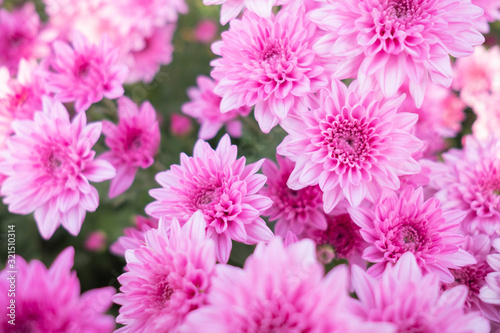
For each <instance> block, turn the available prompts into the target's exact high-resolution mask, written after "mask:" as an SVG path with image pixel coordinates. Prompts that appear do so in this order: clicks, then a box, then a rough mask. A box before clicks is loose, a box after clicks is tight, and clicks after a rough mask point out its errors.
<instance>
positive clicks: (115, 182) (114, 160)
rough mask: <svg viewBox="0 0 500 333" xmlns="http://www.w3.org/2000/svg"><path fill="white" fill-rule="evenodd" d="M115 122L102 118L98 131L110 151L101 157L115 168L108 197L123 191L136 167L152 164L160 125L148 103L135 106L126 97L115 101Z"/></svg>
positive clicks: (147, 166) (156, 148)
mask: <svg viewBox="0 0 500 333" xmlns="http://www.w3.org/2000/svg"><path fill="white" fill-rule="evenodd" d="M118 117H119V123H118V125H115V124H113V123H112V122H110V121H103V123H102V126H103V128H102V131H103V133H104V135H105V136H106V145H107V146H108V147H109V148H110V149H111V151H109V152H106V153H104V154H102V156H101V158H102V159H104V160H107V161H109V162H110V163H111V164H112V165H113V166H114V167H115V168H116V177H115V178H113V179H112V180H111V186H110V188H109V197H110V198H114V197H117V196H119V195H120V194H122V193H123V192H125V191H126V190H127V189H128V188H129V187H130V186H131V185H132V183H133V181H134V178H135V175H136V173H137V170H138V169H139V168H142V169H147V168H149V167H150V166H151V165H152V164H153V163H154V156H155V155H156V153H157V152H158V147H159V145H160V128H159V127H158V122H157V121H156V112H155V110H154V109H153V106H151V104H150V103H149V102H147V101H146V102H144V103H142V105H141V108H140V109H139V108H138V107H137V105H136V104H135V103H134V102H133V101H132V100H131V99H129V98H127V97H121V98H120V99H119V100H118Z"/></svg>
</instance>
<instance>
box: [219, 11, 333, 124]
mask: <svg viewBox="0 0 500 333" xmlns="http://www.w3.org/2000/svg"><path fill="white" fill-rule="evenodd" d="M315 31H316V28H315V26H314V25H313V24H312V23H311V22H309V21H308V20H307V19H306V17H305V14H304V11H303V10H300V11H298V12H289V11H283V10H282V11H280V12H279V13H278V15H277V16H272V17H271V18H269V19H264V18H261V17H258V16H257V15H255V14H253V13H251V12H246V13H245V15H243V18H242V19H241V20H233V21H232V23H231V25H230V28H229V31H226V32H223V33H222V41H219V42H216V43H214V44H212V51H213V52H214V53H215V54H217V55H220V56H221V57H222V58H218V59H215V60H214V61H212V63H211V64H212V66H214V69H213V70H212V73H211V75H212V77H213V78H214V79H215V80H217V81H218V84H217V87H216V88H215V89H214V92H215V93H216V94H217V95H220V96H222V102H221V106H220V108H221V112H228V111H230V110H234V109H237V108H239V107H241V106H243V105H247V106H254V105H255V119H257V122H258V123H259V126H260V128H261V130H262V131H263V132H264V133H268V132H269V131H270V130H271V129H272V128H273V127H275V126H276V125H277V124H278V122H280V121H282V120H283V119H285V117H286V116H287V115H288V114H289V113H290V111H291V110H292V109H296V108H297V107H298V106H299V105H301V104H304V103H305V102H307V101H308V98H309V97H308V95H309V94H311V93H315V92H316V91H318V90H319V89H320V88H321V87H323V86H325V85H326V84H327V76H326V74H325V73H324V68H323V66H321V65H320V64H319V62H318V60H317V57H316V54H315V53H314V52H313V51H312V49H311V39H312V38H313V37H314V35H315Z"/></svg>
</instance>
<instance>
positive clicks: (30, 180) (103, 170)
mask: <svg viewBox="0 0 500 333" xmlns="http://www.w3.org/2000/svg"><path fill="white" fill-rule="evenodd" d="M12 128H13V129H14V132H15V135H13V136H12V137H10V138H9V140H8V141H7V146H8V150H7V151H4V152H2V155H1V162H0V173H2V174H4V175H5V176H6V177H7V179H6V180H5V182H4V183H3V185H2V188H1V193H2V196H4V197H5V198H4V203H5V204H6V205H8V206H9V211H10V212H11V213H15V214H30V213H32V212H34V213H35V220H36V222H37V224H38V229H39V231H40V234H41V235H42V237H43V238H45V239H48V238H50V237H51V236H52V234H53V233H54V231H55V230H56V229H57V227H58V226H59V225H60V224H62V225H63V226H64V228H66V229H67V230H68V231H69V232H70V233H71V234H73V235H77V234H78V233H79V232H80V228H81V226H82V223H83V220H84V219H85V214H86V212H87V211H90V212H93V211H95V210H96V208H97V206H98V205H99V195H98V193H97V190H96V189H95V188H94V187H93V186H91V185H90V184H89V181H93V182H101V181H104V180H107V179H111V178H113V177H114V176H115V169H114V168H113V166H112V165H111V164H109V163H108V162H107V161H104V160H101V159H96V160H95V159H94V156H95V152H94V151H93V150H91V149H92V147H93V146H94V144H95V143H96V141H97V140H98V139H99V137H100V135H101V123H91V124H88V125H87V119H86V117H85V113H83V112H82V113H80V114H78V115H77V116H76V117H75V118H74V119H73V121H72V122H70V120H69V114H68V111H66V109H65V108H64V106H63V105H62V104H61V103H59V102H52V101H50V100H49V99H48V98H44V100H43V111H39V112H36V113H35V117H34V120H16V121H14V122H13V123H12Z"/></svg>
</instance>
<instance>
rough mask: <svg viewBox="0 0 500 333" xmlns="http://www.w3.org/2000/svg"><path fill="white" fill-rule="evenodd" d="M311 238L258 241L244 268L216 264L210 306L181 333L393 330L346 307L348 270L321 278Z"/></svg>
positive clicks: (197, 313) (342, 268)
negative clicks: (358, 315)
mask: <svg viewBox="0 0 500 333" xmlns="http://www.w3.org/2000/svg"><path fill="white" fill-rule="evenodd" d="M323 274H324V273H323V266H322V265H320V264H319V263H318V262H317V261H316V251H315V246H314V243H313V242H312V241H311V240H307V239H305V240H302V241H299V242H297V243H294V244H291V245H289V246H288V247H286V248H285V247H284V246H283V242H282V240H281V239H280V238H275V239H274V240H272V241H271V242H270V243H269V244H268V245H267V246H266V245H264V244H263V243H260V244H258V245H257V248H256V249H255V252H254V254H253V255H252V256H251V257H249V258H248V259H247V261H246V263H245V267H244V269H241V268H238V267H234V266H228V265H218V266H217V267H216V275H215V277H214V278H213V282H212V290H211V292H210V294H209V296H208V300H209V303H210V304H209V305H208V306H205V307H203V308H201V309H199V310H197V311H193V312H191V313H190V314H189V316H188V317H187V319H186V326H185V327H183V330H182V331H183V332H219V333H231V332H329V333H335V332H392V331H391V330H389V331H387V330H386V328H387V325H373V324H370V323H364V322H363V321H362V319H361V318H357V317H354V316H353V315H352V314H351V313H350V312H349V309H350V307H351V306H352V302H353V300H352V299H350V298H349V297H348V296H347V283H348V282H347V269H346V267H345V266H343V265H341V266H339V267H335V268H334V269H333V270H332V271H330V272H329V274H328V275H327V276H326V277H323Z"/></svg>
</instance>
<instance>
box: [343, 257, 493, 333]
mask: <svg viewBox="0 0 500 333" xmlns="http://www.w3.org/2000/svg"><path fill="white" fill-rule="evenodd" d="M417 260H418V259H416V258H415V256H414V255H413V254H412V253H405V254H404V255H403V256H402V257H401V259H400V260H399V261H398V262H397V263H396V265H394V266H392V265H389V266H387V268H386V269H385V271H384V272H383V275H382V278H381V279H379V280H375V279H374V278H372V277H371V276H370V275H369V274H367V273H366V272H365V271H364V270H363V269H361V268H360V267H357V266H356V267H353V277H352V279H353V284H354V289H355V291H356V295H357V296H358V299H359V300H360V302H359V303H357V305H358V309H357V311H355V313H356V314H358V315H359V316H361V317H363V318H364V319H365V320H367V321H369V322H374V323H386V324H392V325H393V327H394V328H395V329H396V331H397V332H423V333H431V332H456V333H472V332H474V333H488V332H490V325H489V323H488V320H486V319H484V318H483V317H481V315H480V313H479V312H469V313H464V310H463V307H464V303H465V300H466V297H467V288H466V287H464V286H456V287H454V288H452V289H449V290H447V291H445V292H444V293H440V284H439V277H438V276H437V275H435V274H425V275H423V274H422V271H421V269H420V267H419V265H418V264H417Z"/></svg>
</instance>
